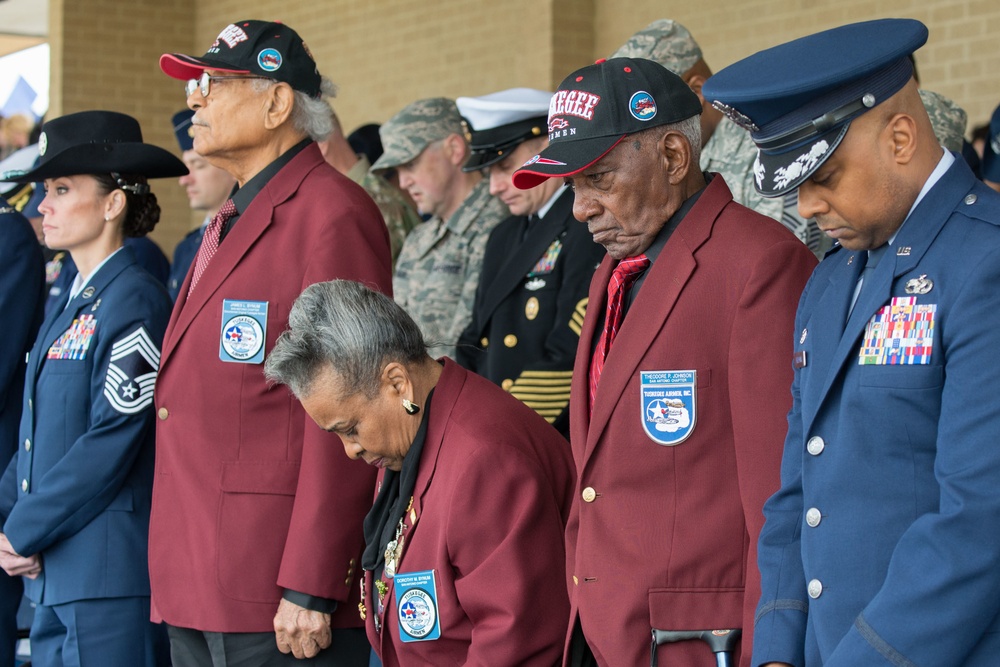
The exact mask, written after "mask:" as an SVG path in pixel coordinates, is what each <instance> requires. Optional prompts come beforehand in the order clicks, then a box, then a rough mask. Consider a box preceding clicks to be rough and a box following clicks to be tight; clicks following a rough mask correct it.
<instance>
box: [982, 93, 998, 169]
mask: <svg viewBox="0 0 1000 667" xmlns="http://www.w3.org/2000/svg"><path fill="white" fill-rule="evenodd" d="M980 168H981V170H982V175H983V178H984V179H985V180H987V181H990V182H991V183H1000V106H998V107H997V108H996V109H995V110H994V111H993V118H991V119H990V133H989V134H988V135H987V136H986V145H985V146H984V147H983V162H982V165H981V167H980Z"/></svg>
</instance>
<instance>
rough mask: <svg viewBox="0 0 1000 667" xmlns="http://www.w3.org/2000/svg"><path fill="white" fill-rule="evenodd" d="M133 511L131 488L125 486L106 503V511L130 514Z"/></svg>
mask: <svg viewBox="0 0 1000 667" xmlns="http://www.w3.org/2000/svg"><path fill="white" fill-rule="evenodd" d="M133 509H134V500H133V496H132V487H130V486H126V487H124V488H123V489H122V490H121V491H119V492H118V495H117V496H115V497H114V499H113V500H112V501H111V502H110V503H108V511H112V512H131V511H132V510H133Z"/></svg>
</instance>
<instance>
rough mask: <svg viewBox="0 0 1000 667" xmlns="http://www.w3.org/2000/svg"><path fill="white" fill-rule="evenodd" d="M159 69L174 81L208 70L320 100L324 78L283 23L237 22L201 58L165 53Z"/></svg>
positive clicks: (303, 47)
mask: <svg viewBox="0 0 1000 667" xmlns="http://www.w3.org/2000/svg"><path fill="white" fill-rule="evenodd" d="M160 69H161V70H163V73H164V74H166V75H167V76H170V77H173V78H175V79H181V80H190V79H197V78H198V77H200V76H201V73H202V72H204V71H205V70H206V69H212V70H220V71H223V72H233V73H235V74H253V75H256V76H264V77H267V78H268V79H274V80H275V81H282V82H284V83H287V84H288V85H289V86H291V87H292V89H294V90H298V91H300V92H303V93H305V94H306V95H308V96H309V97H313V98H315V97H319V94H320V83H321V81H322V78H321V77H320V75H319V70H318V69H317V68H316V59H315V58H313V56H312V52H310V51H309V47H308V46H306V43H305V42H304V41H302V38H301V37H299V35H298V33H296V32H295V31H294V30H292V29H291V28H289V27H288V26H287V25H284V24H283V23H270V22H267V21H254V20H248V21H237V22H235V23H230V24H229V25H228V26H226V27H225V29H223V31H222V32H221V33H219V36H218V37H216V38H215V41H214V42H213V43H212V45H211V46H210V47H208V51H207V52H206V53H205V55H203V56H202V57H201V58H194V57H192V56H186V55H184V54H182V53H164V54H163V55H162V56H160Z"/></svg>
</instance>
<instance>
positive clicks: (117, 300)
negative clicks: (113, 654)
mask: <svg viewBox="0 0 1000 667" xmlns="http://www.w3.org/2000/svg"><path fill="white" fill-rule="evenodd" d="M67 296H68V295H64V296H63V297H62V299H61V302H60V303H59V304H57V307H56V308H55V310H54V311H53V312H52V313H51V314H50V315H49V316H48V317H47V318H46V320H45V322H44V323H43V324H42V328H41V331H40V333H39V336H38V339H37V340H36V342H35V345H34V347H33V348H32V350H31V353H30V356H29V359H28V369H27V378H26V382H25V392H24V394H25V395H24V403H23V410H22V416H21V427H20V433H19V448H18V455H17V456H16V457H15V459H14V460H13V461H11V464H10V465H9V466H8V468H7V471H6V473H5V474H4V476H3V480H2V481H0V519H3V521H4V525H3V532H4V533H5V534H6V535H7V538H8V539H9V540H10V542H11V544H12V545H13V547H14V549H15V550H16V551H17V552H18V553H20V554H22V555H25V556H29V555H32V554H36V553H41V555H42V568H43V569H42V574H41V576H39V577H38V578H37V579H35V580H28V579H26V580H25V593H26V594H27V595H28V597H29V598H30V599H31V600H33V601H34V602H37V603H40V604H45V605H55V604H63V603H67V602H73V601H75V600H82V599H94V598H106V597H122V596H142V595H149V575H148V569H147V546H146V543H147V537H148V532H149V507H150V497H151V494H152V484H153V437H154V428H153V408H152V399H153V385H154V383H155V380H156V374H157V370H158V368H159V357H160V352H159V350H160V345H161V344H162V339H163V332H164V330H165V329H166V326H167V320H168V318H169V316H170V298H169V297H168V296H167V293H166V291H165V290H164V288H163V286H162V285H161V284H160V283H159V282H157V281H156V280H155V279H154V278H153V277H152V276H151V275H150V274H148V273H147V272H146V271H144V270H143V269H141V268H139V266H138V265H137V264H136V261H135V257H134V255H133V253H132V251H131V249H130V248H128V247H125V248H122V249H121V250H120V251H119V252H118V253H117V254H115V255H114V256H112V257H111V258H110V259H109V260H108V261H107V263H106V264H105V265H104V266H103V267H101V268H100V270H99V271H98V272H97V274H96V275H94V276H93V278H92V279H91V281H90V284H89V285H88V286H87V287H85V288H84V290H83V291H82V292H80V294H78V295H77V296H76V298H74V299H73V301H72V302H71V303H70V304H69V307H68V308H65V310H64V309H63V305H64V304H65V301H66V298H67Z"/></svg>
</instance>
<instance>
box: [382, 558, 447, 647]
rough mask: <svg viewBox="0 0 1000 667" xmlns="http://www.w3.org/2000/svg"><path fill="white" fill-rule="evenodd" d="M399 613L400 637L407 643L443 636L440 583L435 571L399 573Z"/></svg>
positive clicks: (397, 586)
mask: <svg viewBox="0 0 1000 667" xmlns="http://www.w3.org/2000/svg"><path fill="white" fill-rule="evenodd" d="M393 586H394V588H395V590H396V613H397V614H398V615H399V639H400V641H403V642H426V641H431V640H433V639H439V638H440V637H441V619H440V618H439V614H438V602H437V584H436V583H435V579H434V570H424V571H423V572H407V573H405V574H403V573H399V572H397V573H396V578H395V580H394V583H393Z"/></svg>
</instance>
